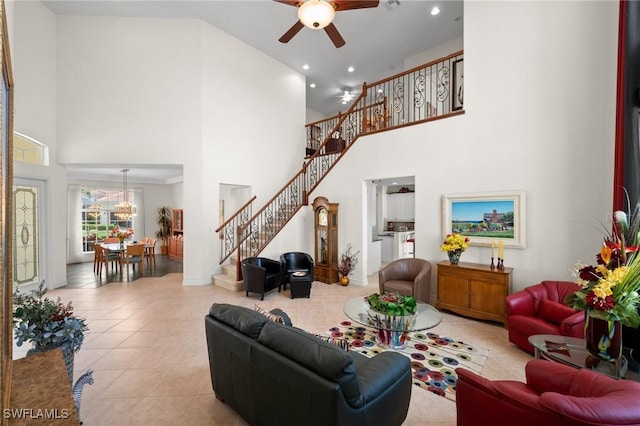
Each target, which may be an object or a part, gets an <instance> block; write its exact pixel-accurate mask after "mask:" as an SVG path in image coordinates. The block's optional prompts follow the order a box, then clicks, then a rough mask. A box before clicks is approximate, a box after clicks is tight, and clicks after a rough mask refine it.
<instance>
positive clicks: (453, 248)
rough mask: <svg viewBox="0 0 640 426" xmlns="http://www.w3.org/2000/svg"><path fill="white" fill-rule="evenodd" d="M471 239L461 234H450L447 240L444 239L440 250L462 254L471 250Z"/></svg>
mask: <svg viewBox="0 0 640 426" xmlns="http://www.w3.org/2000/svg"><path fill="white" fill-rule="evenodd" d="M469 241H471V240H470V239H469V237H465V236H463V235H461V234H456V233H453V234H449V235H447V238H445V239H444V241H443V243H442V244H440V250H442V251H446V252H447V253H449V252H459V253H462V252H463V251H465V250H466V249H467V248H469Z"/></svg>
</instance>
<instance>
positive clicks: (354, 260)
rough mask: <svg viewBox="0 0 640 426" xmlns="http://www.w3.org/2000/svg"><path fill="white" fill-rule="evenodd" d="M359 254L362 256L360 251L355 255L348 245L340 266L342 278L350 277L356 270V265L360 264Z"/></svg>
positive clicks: (339, 271) (339, 270) (341, 257)
mask: <svg viewBox="0 0 640 426" xmlns="http://www.w3.org/2000/svg"><path fill="white" fill-rule="evenodd" d="M358 254H360V250H358V251H357V252H355V253H353V252H352V248H351V244H350V243H349V244H347V248H346V249H345V251H344V253H342V255H341V256H340V264H339V265H338V274H340V276H341V277H347V276H349V274H351V271H353V270H354V269H356V265H357V264H358Z"/></svg>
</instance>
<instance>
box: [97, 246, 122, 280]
mask: <svg viewBox="0 0 640 426" xmlns="http://www.w3.org/2000/svg"><path fill="white" fill-rule="evenodd" d="M93 248H94V250H95V255H94V259H96V261H95V262H96V263H97V265H96V266H97V269H96V273H97V274H98V275H99V276H100V277H102V267H103V266H104V267H105V269H106V275H107V276H108V275H109V263H111V265H112V266H113V265H115V270H116V272H118V266H120V268H121V269H122V258H121V256H120V253H118V252H112V251H110V250H109V249H107V248H104V247H103V246H101V245H100V244H96V245H95V246H94V247H93Z"/></svg>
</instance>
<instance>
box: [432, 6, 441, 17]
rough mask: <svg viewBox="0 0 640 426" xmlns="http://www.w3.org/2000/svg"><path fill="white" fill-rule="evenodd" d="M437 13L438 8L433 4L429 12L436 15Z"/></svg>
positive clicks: (438, 11)
mask: <svg viewBox="0 0 640 426" xmlns="http://www.w3.org/2000/svg"><path fill="white" fill-rule="evenodd" d="M438 13H440V8H439V7H438V6H433V9H431V14H432V15H433V16H436V15H437V14H438Z"/></svg>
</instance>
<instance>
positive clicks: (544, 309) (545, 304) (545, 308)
mask: <svg viewBox="0 0 640 426" xmlns="http://www.w3.org/2000/svg"><path fill="white" fill-rule="evenodd" d="M575 312H576V311H575V309H573V308H571V307H569V306H567V305H563V304H562V303H558V302H554V301H552V300H549V299H542V301H541V302H540V309H539V310H538V317H540V318H542V319H543V320H545V321H548V322H551V323H553V324H557V325H560V323H561V322H562V321H564V319H565V318H566V317H568V316H569V315H573V314H574V313H575Z"/></svg>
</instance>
